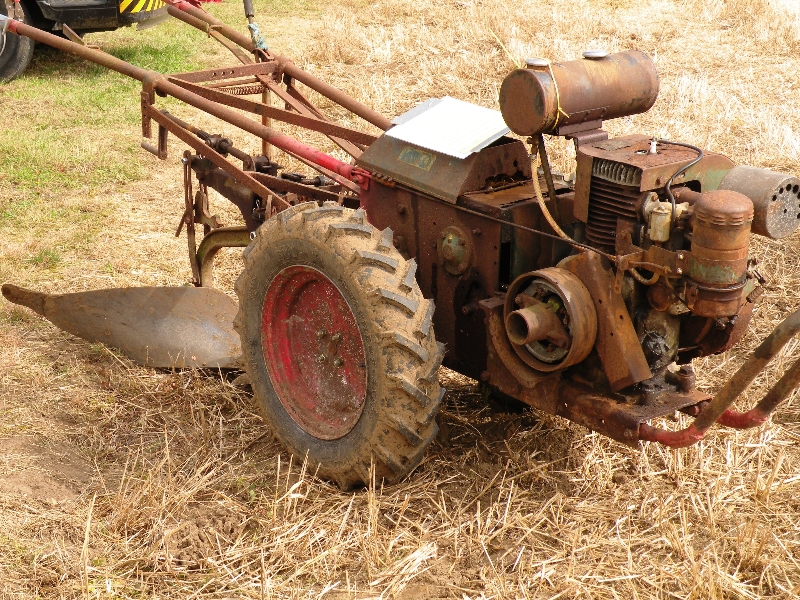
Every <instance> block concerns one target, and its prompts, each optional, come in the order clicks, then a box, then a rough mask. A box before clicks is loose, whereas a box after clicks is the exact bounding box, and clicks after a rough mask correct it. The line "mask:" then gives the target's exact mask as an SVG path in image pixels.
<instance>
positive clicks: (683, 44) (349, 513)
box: [0, 0, 800, 600]
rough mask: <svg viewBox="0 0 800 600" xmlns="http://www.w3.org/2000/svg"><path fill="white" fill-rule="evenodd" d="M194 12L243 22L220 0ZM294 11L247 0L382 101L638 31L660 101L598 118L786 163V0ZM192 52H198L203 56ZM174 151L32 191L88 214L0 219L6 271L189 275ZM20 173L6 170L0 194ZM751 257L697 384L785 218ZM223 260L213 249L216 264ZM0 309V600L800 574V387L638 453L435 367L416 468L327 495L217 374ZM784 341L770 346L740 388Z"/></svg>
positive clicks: (790, 153)
mask: <svg viewBox="0 0 800 600" xmlns="http://www.w3.org/2000/svg"><path fill="white" fill-rule="evenodd" d="M257 8H258V4H257ZM211 10H214V11H221V12H222V13H223V14H224V15H225V17H226V18H227V19H229V20H230V21H231V22H238V14H239V9H238V6H236V3H235V2H230V4H224V5H222V6H213V7H212V8H211ZM303 10H304V11H309V10H310V11H312V12H302V13H301V14H299V16H298V15H297V14H295V15H292V16H290V15H288V14H273V15H272V16H271V17H267V13H266V12H264V11H261V14H263V15H265V16H264V17H261V18H260V21H261V22H263V23H264V29H265V30H266V31H267V32H268V36H269V38H270V41H271V42H272V45H273V46H274V47H275V48H276V49H278V50H279V51H281V52H284V53H286V54H289V55H291V56H294V57H296V58H297V61H298V62H299V63H301V64H304V65H305V66H306V67H307V68H309V69H311V70H312V71H314V72H316V73H317V74H319V75H321V76H322V77H323V78H325V79H327V80H329V81H331V82H332V83H334V84H336V85H338V86H339V87H341V88H343V89H345V90H347V91H349V92H350V93H352V94H353V95H355V96H356V97H358V98H360V99H362V100H363V101H365V102H366V103H367V104H370V105H372V106H374V107H375V108H377V109H378V110H380V111H382V112H384V113H385V114H388V115H394V114H397V113H399V112H402V111H404V110H406V109H408V108H409V107H411V106H412V105H413V104H414V103H415V102H417V101H419V100H423V99H425V98H427V97H429V96H441V95H444V94H450V95H453V96H457V97H460V98H464V99H469V100H472V101H475V102H479V103H481V104H484V105H487V106H494V104H495V100H496V94H497V89H498V86H499V83H500V81H501V80H502V77H503V75H504V74H505V73H507V72H508V70H509V69H510V68H512V66H513V61H514V60H518V59H520V58H524V57H526V56H531V55H541V56H545V57H548V58H553V59H558V58H574V57H576V56H578V53H579V51H580V50H582V49H583V48H586V47H592V46H594V47H604V48H608V49H610V50H623V49H628V48H639V49H642V50H644V51H646V52H648V53H650V54H651V55H654V56H655V57H656V62H657V65H658V68H659V72H660V73H661V77H662V91H661V97H660V99H659V101H658V103H657V104H656V106H655V107H654V109H653V110H652V111H651V112H650V113H648V114H647V115H640V116H636V117H632V118H629V119H621V120H619V121H615V122H611V123H609V124H608V129H609V130H610V131H612V132H613V134H622V133H627V132H632V131H641V132H645V133H658V134H660V135H664V136H669V137H671V138H674V139H681V140H684V141H688V142H692V143H697V144H700V145H703V146H705V147H707V148H709V149H710V150H715V151H719V152H723V153H725V154H728V155H729V156H731V157H732V158H733V159H734V160H737V161H741V162H748V163H750V164H755V165H758V166H768V167H773V168H779V169H784V170H788V171H793V172H795V173H797V172H800V154H799V153H800V137H798V136H800V118H798V117H797V116H796V115H798V114H800V100H798V93H797V85H798V83H797V80H796V76H797V75H796V74H797V73H798V72H800V59H798V57H797V56H798V50H800V13H798V11H797V10H796V7H795V6H794V5H793V3H791V2H788V1H787V2H784V3H779V2H778V1H777V0H773V1H772V2H769V1H768V0H725V1H723V0H649V1H641V2H634V1H632V0H606V1H605V2H602V1H589V0H576V1H575V2H571V3H553V2H550V1H544V0H529V1H528V2H524V3H521V2H519V3H511V2H507V1H504V0H463V1H462V0H452V1H444V0H432V1H430V2H427V3H418V2H412V1H411V0H380V1H377V2H366V1H362V0H336V1H334V2H329V3H326V4H323V3H318V4H313V5H312V3H310V2H309V3H305V4H304V5H303ZM313 10H319V11H320V12H319V13H315V12H313ZM292 35H294V37H292ZM495 36H496V37H495ZM102 39H106V40H107V39H111V38H110V37H107V38H102ZM498 39H499V40H500V41H502V43H503V45H504V46H505V48H506V49H507V50H508V53H507V52H506V51H505V50H504V49H503V48H502V47H501V46H500V44H499V43H498V41H497V40H498ZM209 48H211V47H210V46H203V47H202V48H201V50H200V51H201V53H202V55H203V57H204V60H208V61H209V62H212V61H214V60H217V59H218V58H219V57H218V55H217V54H216V53H215V51H214V50H211V49H209ZM131 102H132V103H135V102H136V98H135V96H132V98H131ZM184 116H192V114H191V111H186V112H185V113H184ZM341 116H342V117H343V115H341ZM198 119H199V118H195V120H198ZM18 122H21V121H18ZM203 124H204V125H206V124H208V125H210V123H208V122H206V121H203ZM96 126H97V125H96ZM99 127H100V131H101V132H103V133H106V134H109V135H120V134H122V133H125V132H119V131H113V130H109V129H107V128H106V129H103V125H102V124H101V125H99ZM213 130H214V131H216V129H213ZM85 131H86V132H87V134H88V132H90V131H92V130H91V129H86V130H85ZM226 133H229V134H233V133H234V132H232V131H226ZM129 134H130V135H134V136H135V135H136V132H135V130H133V129H132V130H131V132H127V133H125V135H129ZM236 139H237V141H238V140H239V139H241V136H238V137H237V138H236ZM552 150H553V153H554V159H555V163H556V165H557V167H558V168H559V169H561V170H569V169H570V165H571V161H572V160H573V158H572V157H571V156H570V154H569V147H568V146H567V145H565V144H562V143H561V142H560V141H558V140H553V142H552ZM180 151H181V148H180V145H179V144H177V145H173V147H172V148H171V156H170V160H169V162H168V163H167V165H168V168H167V170H164V169H163V165H161V164H158V163H156V161H155V160H152V161H150V162H147V160H149V159H147V160H145V161H144V164H145V165H146V167H147V168H152V169H153V172H154V175H153V176H152V177H148V178H147V179H144V180H141V181H138V182H133V183H129V184H125V185H110V186H107V187H102V188H100V189H94V190H90V191H87V190H85V189H84V190H79V191H77V192H66V193H59V192H60V190H59V189H57V188H44V189H42V190H41V193H42V195H44V196H49V197H50V198H52V200H50V206H51V207H52V208H53V209H54V210H63V211H66V214H68V215H70V216H71V217H72V216H74V215H80V214H85V215H88V216H86V218H85V220H83V221H82V220H80V219H77V220H76V219H73V218H70V219H65V220H62V221H61V222H58V227H57V228H56V229H53V230H47V229H45V227H46V222H47V218H48V215H47V214H44V215H36V216H35V219H34V226H32V227H31V228H29V230H26V229H25V228H22V227H20V226H14V227H13V228H12V227H11V226H8V225H6V226H3V229H2V230H3V233H4V236H5V237H4V241H3V242H2V244H0V275H2V277H3V278H4V280H9V279H13V280H15V281H17V282H22V283H30V284H33V285H36V286H38V287H41V288H46V289H51V290H57V289H75V288H82V287H88V288H92V287H100V286H104V285H126V284H130V283H131V282H133V283H138V284H179V283H182V282H183V281H185V280H186V278H187V277H188V274H187V269H186V266H185V264H184V262H183V242H182V241H181V240H174V239H173V238H172V231H174V224H175V223H176V220H177V218H178V210H179V209H178V207H179V205H180V202H181V192H180V188H179V185H180V172H179V170H178V164H177V158H178V156H179V153H180ZM19 194H22V195H23V196H24V193H23V192H21V191H19V192H18V191H17V190H15V189H14V188H13V186H11V185H10V184H9V183H8V182H6V183H3V181H2V180H0V203H5V205H6V206H7V205H8V204H9V203H11V202H12V200H15V199H17V198H18V195H19ZM25 197H27V196H25ZM136 203H138V204H136ZM133 204H136V210H135V212H133V213H128V212H126V211H127V207H129V206H131V205H133ZM220 206H222V205H220ZM221 210H222V209H221ZM225 214H227V215H230V213H225ZM53 216H54V218H57V217H58V214H56V215H53ZM43 223H44V224H43ZM87 227H88V228H89V229H90V230H91V231H92V239H91V242H85V243H83V244H81V243H80V241H81V232H82V231H85V230H86V228H87ZM104 228H105V229H104ZM45 232H47V235H44V233H45ZM59 239H69V240H73V242H70V243H69V244H63V245H62V246H60V247H59V255H58V257H57V258H58V260H56V258H53V256H51V255H50V254H47V253H46V252H45V250H47V249H48V248H51V247H52V244H53V243H54V242H56V241H58V240H59ZM753 253H754V254H756V255H758V256H760V257H762V259H761V260H762V271H763V272H764V273H765V274H767V275H768V276H769V277H770V279H771V283H770V284H769V286H768V288H767V292H766V293H765V295H764V296H763V297H762V300H761V304H760V305H759V308H758V309H757V313H756V316H755V318H754V325H753V328H752V331H751V332H750V333H749V334H748V336H747V338H746V339H745V341H744V342H743V344H742V347H741V348H739V349H737V350H736V351H735V352H730V353H726V354H725V355H722V356H719V357H714V358H711V359H707V360H704V361H699V363H700V364H698V365H697V367H698V376H699V380H700V384H701V386H702V387H704V388H706V389H709V390H714V389H716V388H717V387H718V386H719V385H720V383H721V382H722V381H724V380H725V379H726V378H727V377H729V376H730V374H731V373H732V372H733V370H734V369H735V368H736V367H737V366H738V365H739V364H740V362H741V361H742V360H743V358H744V357H745V356H746V354H747V351H748V350H749V349H752V348H753V347H754V345H755V344H756V343H757V342H758V340H759V339H760V338H761V337H763V336H764V335H765V334H766V332H767V331H768V330H769V329H770V328H771V327H772V326H774V325H775V324H776V323H777V322H779V321H780V320H781V319H782V318H783V317H784V316H785V315H786V314H787V313H788V312H790V311H791V310H794V309H795V308H797V307H798V306H800V297H799V295H800V275H798V273H797V265H798V264H800V243H798V237H797V236H793V237H792V238H790V239H789V240H788V241H786V242H784V243H781V244H778V243H773V242H767V241H756V242H754V246H753ZM237 269H238V261H237V259H236V256H235V253H230V255H229V256H228V257H227V258H226V260H224V261H223V265H222V268H221V271H220V282H221V283H222V285H223V286H229V285H230V281H231V279H232V278H233V277H235V274H236V270H237ZM0 321H1V322H2V326H1V327H0V457H2V462H0V515H1V516H0V522H2V524H3V528H2V530H0V598H3V599H5V598H9V599H10V598H15V599H16V598H32V597H42V598H44V597H46V598H80V597H87V596H88V597H91V598H256V599H258V598H319V597H325V598H378V597H383V598H390V597H397V598H436V597H444V598H548V599H551V600H552V599H554V598H578V597H587V598H625V599H627V598H665V599H666V598H685V599H705V598H715V599H721V598H726V599H727V598H766V597H769V598H792V597H797V596H800V564H799V561H800V529H799V528H798V525H797V523H798V522H799V521H800V500H798V498H799V497H800V494H798V491H800V487H799V485H800V450H798V440H800V427H798V421H799V420H800V401H798V399H797V394H795V395H794V396H793V397H792V398H791V399H790V400H789V401H788V403H787V405H786V406H785V407H784V408H783V409H782V410H781V411H780V412H779V413H778V415H776V417H775V419H774V422H773V423H771V424H769V425H767V426H765V427H763V428H762V429H760V430H756V431H750V432H742V433H737V432H732V431H727V430H722V429H720V430H715V432H714V433H713V434H712V435H711V436H710V437H709V439H708V440H707V441H706V442H704V443H703V444H701V445H698V446H696V447H693V448H690V449H686V450H682V451H670V450H667V449H664V448H661V447H658V446H652V445H651V446H648V447H647V448H645V449H644V450H643V451H640V452H638V451H632V450H629V449H627V448H624V447H622V446H620V445H618V444H616V443H614V442H611V441H609V440H607V439H604V438H602V437H600V436H597V435H594V434H592V433H590V432H587V431H586V430H585V429H582V428H580V427H578V426H574V425H570V424H568V423H566V422H564V421H562V420H559V419H556V418H550V417H547V416H542V415H538V414H533V413H528V412H526V413H509V412H503V411H502V410H500V409H499V407H496V406H494V405H492V404H488V403H487V401H486V399H485V398H484V397H482V396H481V394H480V393H479V392H478V390H476V389H475V388H474V387H473V385H472V384H471V382H469V381H465V380H464V379H463V378H460V377H459V376H457V375H456V374H453V373H451V372H448V371H446V370H443V371H442V373H441V378H442V381H443V383H444V384H445V385H446V386H447V387H448V388H449V389H450V390H451V392H450V393H449V394H448V396H447V398H446V401H445V405H444V409H443V411H442V415H441V418H440V423H441V428H442V434H441V435H440V437H439V439H438V440H437V441H436V442H435V443H434V444H433V446H432V447H431V449H430V450H429V452H428V454H427V457H426V459H425V461H424V463H423V465H422V466H421V467H420V468H419V469H417V470H416V471H415V472H414V473H413V474H412V475H411V476H410V477H409V478H408V480H407V481H406V482H404V483H402V484H400V485H397V486H394V487H392V488H386V489H383V488H381V487H380V486H378V487H375V486H371V487H370V488H369V489H367V490H364V491H360V492H357V493H355V494H342V493H340V492H339V491H337V490H336V489H335V488H333V487H332V486H330V485H328V484H327V483H325V482H323V481H320V480H318V479H316V478H315V477H314V474H313V473H310V472H308V470H307V469H306V468H305V466H304V465H303V464H298V463H297V462H295V461H292V460H291V459H289V458H288V457H287V456H286V455H285V454H283V453H282V451H281V448H280V447H278V446H277V445H276V444H274V443H273V442H271V441H270V440H269V431H268V428H267V427H266V426H265V425H264V424H263V423H262V422H261V421H260V420H259V418H258V417H257V416H256V415H255V414H254V413H253V408H252V406H251V401H250V398H249V396H248V395H247V394H245V393H244V392H242V391H241V390H239V389H237V388H235V387H234V386H232V385H231V383H230V382H229V381H228V380H227V379H226V378H225V377H224V376H221V375H220V374H214V373H194V372H183V373H170V372H155V371H150V370H145V369H140V368H136V367H133V366H131V365H129V364H128V363H127V362H126V361H125V360H123V359H120V358H119V357H117V356H115V355H113V354H112V353H111V352H109V351H108V350H106V349H105V348H102V347H99V346H92V345H89V344H86V343H83V342H81V341H79V340H75V339H74V338H72V337H70V336H68V335H66V334H63V333H61V332H58V331H57V330H55V329H54V328H52V327H51V326H49V325H48V324H46V323H43V322H42V321H41V320H39V319H38V318H36V317H34V316H33V315H32V314H31V313H29V312H28V311H26V310H23V309H17V308H12V307H10V306H9V305H8V304H7V303H6V304H3V305H2V306H0ZM798 355H800V348H798V345H797V344H793V345H791V344H790V345H789V346H787V348H786V349H785V351H784V352H783V353H782V354H781V356H780V357H779V360H778V361H776V362H777V363H778V364H776V365H774V366H773V367H772V368H770V369H768V370H767V371H766V372H765V373H763V374H762V376H760V377H759V378H758V379H757V381H756V382H755V384H754V386H753V387H752V388H751V390H750V392H749V393H748V394H747V397H748V398H749V399H751V400H752V399H755V398H758V397H760V395H761V394H763V392H764V390H765V389H767V387H768V386H769V385H770V384H772V383H774V382H775V381H776V380H777V378H778V377H779V375H780V372H781V370H782V368H784V367H785V366H786V365H788V364H791V361H793V360H794V359H795V357H797V356H798Z"/></svg>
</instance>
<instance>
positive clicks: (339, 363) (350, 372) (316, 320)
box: [261, 265, 367, 440]
mask: <svg viewBox="0 0 800 600" xmlns="http://www.w3.org/2000/svg"><path fill="white" fill-rule="evenodd" d="M261 332H262V340H261V341H262V349H263V352H264V360H265V363H266V365H267V370H268V371H269V375H270V379H271V380H272V385H273V387H274V389H275V392H276V394H277V396H278V398H279V400H280V402H281V404H282V405H283V407H284V408H285V409H286V411H287V412H288V413H289V415H290V416H291V417H292V419H293V420H294V421H295V423H297V424H298V425H299V426H300V427H301V428H302V429H303V430H304V431H306V432H307V433H309V434H311V435H313V436H314V437H316V438H320V439H325V440H333V439H338V438H340V437H343V436H344V435H346V434H347V433H348V432H349V431H350V430H351V429H352V428H353V427H354V426H355V424H356V423H357V422H358V419H359V417H360V416H361V412H362V410H363V408H364V400H365V398H366V391H367V369H366V355H365V353H364V342H363V340H362V338H361V332H360V330H359V328H358V324H357V322H356V319H355V315H354V314H353V311H352V310H351V308H350V306H349V304H348V303H347V300H346V299H345V298H344V296H343V295H342V293H341V291H339V288H337V287H336V285H335V284H334V283H333V282H332V281H331V280H330V279H328V277H326V276H325V275H324V274H323V273H321V272H320V271H318V270H317V269H314V268H312V267H307V266H302V265H295V266H292V267H287V268H286V269H284V270H283V271H281V272H280V273H278V275H276V276H275V278H274V279H273V280H272V282H271V283H270V284H269V287H268V289H267V293H266V295H265V297H264V309H263V312H262V323H261Z"/></svg>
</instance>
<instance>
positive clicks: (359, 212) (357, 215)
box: [347, 208, 367, 223]
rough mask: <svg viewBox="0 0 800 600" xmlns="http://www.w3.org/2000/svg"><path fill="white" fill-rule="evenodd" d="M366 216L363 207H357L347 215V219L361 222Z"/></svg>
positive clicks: (352, 221) (351, 221)
mask: <svg viewBox="0 0 800 600" xmlns="http://www.w3.org/2000/svg"><path fill="white" fill-rule="evenodd" d="M366 217H367V213H366V212H364V209H363V208H359V209H356V210H355V211H353V212H352V213H350V216H349V217H348V219H347V220H348V221H349V222H350V223H363V222H364V221H365V220H366Z"/></svg>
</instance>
